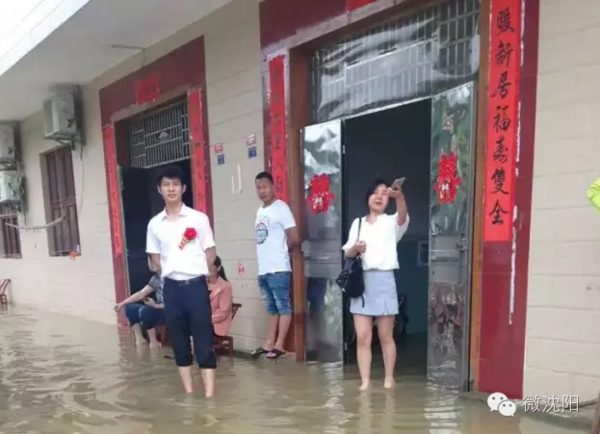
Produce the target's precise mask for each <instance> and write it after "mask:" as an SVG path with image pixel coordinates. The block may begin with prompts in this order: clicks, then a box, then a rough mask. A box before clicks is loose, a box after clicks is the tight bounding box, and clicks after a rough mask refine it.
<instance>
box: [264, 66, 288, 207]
mask: <svg viewBox="0 0 600 434" xmlns="http://www.w3.org/2000/svg"><path fill="white" fill-rule="evenodd" d="M269 89H270V101H269V111H270V118H271V171H272V175H273V180H274V181H275V193H276V194H277V197H278V198H279V199H281V200H283V201H285V202H289V200H288V175H287V173H288V172H287V156H286V146H285V145H286V137H285V56H283V55H281V56H277V57H274V58H273V59H271V60H270V61H269Z"/></svg>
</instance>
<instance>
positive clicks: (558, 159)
mask: <svg viewBox="0 0 600 434" xmlns="http://www.w3.org/2000/svg"><path fill="white" fill-rule="evenodd" d="M540 26H541V28H540V47H539V56H540V57H539V77H538V98H537V124H536V139H535V140H536V142H535V166H534V183H533V206H532V223H531V251H530V263H529V286H528V309H527V336H526V355H525V359H526V360H525V379H524V380H525V381H524V393H525V394H533V395H535V394H537V395H546V396H551V395H553V394H554V395H557V396H562V395H578V396H579V398H580V400H586V399H593V398H595V397H596V396H597V393H598V388H599V387H600V334H599V333H598V330H599V326H600V214H599V213H598V212H596V211H595V210H594V209H593V208H592V207H591V205H590V204H589V203H588V201H587V198H586V190H587V188H588V187H589V185H590V184H591V183H592V182H593V181H594V180H595V179H597V178H599V177H600V158H599V155H600V154H599V151H600V145H599V143H598V138H599V137H600V122H598V120H597V116H598V113H600V98H599V97H600V82H599V81H598V77H599V76H600V51H599V50H597V49H595V48H594V45H593V44H594V41H597V40H598V39H599V38H600V3H599V2H597V1H595V0H579V1H577V2H565V1H562V0H542V2H541V17H540Z"/></svg>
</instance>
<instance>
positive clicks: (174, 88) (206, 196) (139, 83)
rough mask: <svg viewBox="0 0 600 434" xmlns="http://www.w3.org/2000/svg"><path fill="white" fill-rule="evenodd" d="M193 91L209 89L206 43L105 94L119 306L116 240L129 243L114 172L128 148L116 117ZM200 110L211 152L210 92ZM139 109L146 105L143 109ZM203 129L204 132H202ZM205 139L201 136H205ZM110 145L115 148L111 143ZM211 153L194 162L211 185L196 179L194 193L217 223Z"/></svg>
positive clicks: (121, 274) (119, 286) (121, 279)
mask: <svg viewBox="0 0 600 434" xmlns="http://www.w3.org/2000/svg"><path fill="white" fill-rule="evenodd" d="M192 89H206V72H205V57H204V38H202V37H200V38H198V39H195V40H193V41H191V42H189V43H187V44H185V45H183V46H181V47H179V48H177V49H175V50H173V51H172V52H170V53H169V54H167V55H165V56H163V57H161V58H160V59H158V60H156V61H154V62H152V63H150V64H148V65H146V66H144V67H143V68H141V69H139V70H137V71H135V72H133V73H131V74H129V75H127V76H125V77H123V78H122V79H120V80H118V81H115V82H114V83H112V84H110V85H109V86H107V87H105V88H103V89H101V90H100V94H99V96H100V113H101V119H102V125H103V129H104V157H105V166H106V170H107V173H108V177H107V178H108V179H107V191H108V197H109V198H113V200H109V213H110V216H111V236H112V238H113V266H114V274H115V296H116V300H117V301H121V300H123V299H124V298H125V297H126V296H127V283H126V282H125V258H124V257H123V251H124V250H125V249H124V248H123V249H118V248H116V247H115V246H118V243H115V242H114V240H115V239H117V240H118V239H124V238H123V237H124V234H123V233H122V232H123V228H122V227H121V226H122V224H120V225H117V224H116V223H115V222H117V221H121V219H122V216H123V214H122V209H121V207H120V203H119V201H118V200H117V201H115V200H114V198H118V199H120V194H121V192H120V190H119V191H114V190H115V189H118V188H119V182H118V178H116V177H117V174H116V173H114V172H115V171H114V170H113V168H114V167H115V166H116V165H117V154H122V152H120V151H122V150H123V147H126V146H127V144H126V143H123V142H122V141H120V140H119V137H118V136H117V137H115V134H114V130H115V129H114V122H113V116H115V115H116V114H117V113H119V112H122V111H124V110H126V109H143V103H146V102H152V101H154V100H155V99H156V98H158V97H160V96H161V95H165V94H169V93H175V92H178V91H181V92H182V93H183V94H182V95H185V92H188V91H191V90H192ZM201 94H202V101H201V104H198V106H199V108H200V111H198V110H192V113H195V114H196V116H195V118H194V120H193V122H191V123H190V124H191V125H194V126H196V133H195V138H194V139H193V140H195V141H196V142H198V140H200V141H201V142H202V144H203V146H204V147H205V149H206V150H207V149H208V147H209V146H208V143H209V142H208V114H207V111H206V92H202V93H201ZM138 103H140V104H142V105H138ZM198 126H200V128H201V129H202V131H201V132H200V131H197V128H198ZM200 133H201V134H200ZM111 140H112V142H113V143H111ZM208 155H209V154H208V152H207V151H206V152H204V153H201V152H200V153H198V152H197V155H196V158H193V159H191V165H192V167H191V169H192V174H196V173H204V174H205V175H206V177H207V182H205V183H201V182H199V181H198V179H197V177H195V176H193V178H194V179H193V185H192V187H193V189H194V190H196V191H197V190H198V189H202V190H203V191H202V195H200V194H195V195H194V196H195V198H196V200H197V201H198V198H200V197H203V201H200V203H195V206H196V207H200V208H201V210H202V211H204V212H206V214H207V215H208V217H209V218H210V220H211V222H212V221H213V208H212V183H211V178H210V163H209V161H208V160H207V158H208V157H207V156H208Z"/></svg>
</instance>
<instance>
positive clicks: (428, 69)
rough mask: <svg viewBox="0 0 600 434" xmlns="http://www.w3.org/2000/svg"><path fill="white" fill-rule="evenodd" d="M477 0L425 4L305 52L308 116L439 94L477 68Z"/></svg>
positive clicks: (324, 117)
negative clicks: (309, 99) (309, 59)
mask: <svg viewBox="0 0 600 434" xmlns="http://www.w3.org/2000/svg"><path fill="white" fill-rule="evenodd" d="M479 11H480V0H449V1H445V2H441V3H438V4H435V5H431V6H427V7H425V8H424V9H421V10H419V11H416V12H415V13H413V14H411V15H408V16H405V17H401V18H399V19H396V20H392V21H390V22H388V23H386V24H384V25H382V26H379V27H377V28H373V29H371V30H369V31H366V32H364V33H361V34H357V35H352V36H350V37H348V38H345V39H343V40H340V41H338V42H337V43H335V44H333V45H330V46H328V47H325V48H323V49H320V50H318V51H317V52H315V53H314V54H313V56H312V78H311V81H312V113H311V117H312V121H313V122H314V123H321V122H326V121H329V120H332V119H339V118H342V117H346V116H351V115H355V114H359V113H362V112H365V111H368V110H371V109H377V108H382V107H386V106H389V105H393V104H398V103H401V102H405V101H410V100H412V99H417V98H424V97H429V96H433V95H435V94H438V93H441V92H444V91H446V90H448V89H450V88H452V87H455V86H459V85H461V84H464V83H466V82H469V81H474V80H476V78H477V74H478V72H479V37H478V35H479Z"/></svg>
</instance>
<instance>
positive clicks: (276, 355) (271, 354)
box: [267, 348, 285, 360]
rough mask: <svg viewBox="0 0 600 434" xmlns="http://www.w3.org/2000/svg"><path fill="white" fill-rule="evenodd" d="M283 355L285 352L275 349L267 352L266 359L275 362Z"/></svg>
mask: <svg viewBox="0 0 600 434" xmlns="http://www.w3.org/2000/svg"><path fill="white" fill-rule="evenodd" d="M283 355H285V351H281V350H278V349H277V348H275V349H273V351H269V353H268V354H267V359H269V360H275V359H278V358H280V357H281V356H283Z"/></svg>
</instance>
